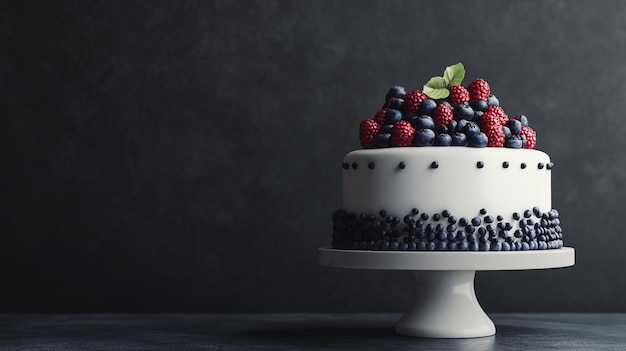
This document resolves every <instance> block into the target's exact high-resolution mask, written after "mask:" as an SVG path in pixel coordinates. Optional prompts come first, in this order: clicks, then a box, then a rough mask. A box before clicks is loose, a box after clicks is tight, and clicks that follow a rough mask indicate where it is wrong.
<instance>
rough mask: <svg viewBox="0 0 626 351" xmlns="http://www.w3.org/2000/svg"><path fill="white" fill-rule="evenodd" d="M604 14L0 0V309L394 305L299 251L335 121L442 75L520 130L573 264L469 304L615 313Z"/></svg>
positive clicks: (612, 76) (353, 124)
mask: <svg viewBox="0 0 626 351" xmlns="http://www.w3.org/2000/svg"><path fill="white" fill-rule="evenodd" d="M624 18H626V3H624V2H620V1H595V0H594V1H515V2H513V1H496V0H493V1H475V2H466V1H256V2H252V1H205V2H203V1H199V2H189V1H177V2H170V1H161V2H125V1H120V2H108V1H103V2H95V1H89V2H87V1H58V2H42V3H38V2H26V3H24V2H17V1H14V2H13V3H12V4H8V2H4V3H3V5H2V9H1V11H0V121H1V122H2V123H1V127H0V133H1V134H0V135H1V138H0V140H1V141H0V143H1V144H0V145H1V147H0V149H1V151H0V152H1V154H2V164H3V167H2V172H1V173H2V176H1V183H0V184H2V185H1V186H0V189H2V191H1V193H0V206H1V207H0V209H1V212H0V220H1V228H0V256H1V257H0V263H1V264H2V265H1V266H0V275H1V277H2V289H1V292H0V297H2V298H0V311H337V312H338V311H356V312H365V311H401V310H404V309H405V308H406V307H407V305H408V303H409V301H410V299H411V294H412V289H413V287H414V281H413V276H412V275H411V274H410V273H409V272H389V271H360V270H343V269H334V268H327V267H321V266H319V265H318V264H317V251H316V250H317V248H318V247H320V246H326V245H328V244H329V242H330V236H331V221H330V215H331V213H332V212H333V211H334V210H335V209H337V208H339V207H340V206H341V193H340V192H341V168H340V163H341V159H342V157H343V155H344V154H345V153H347V152H348V151H351V150H352V149H356V148H358V147H359V145H358V123H359V122H360V121H361V120H362V119H363V118H366V117H371V116H372V115H373V113H374V112H375V111H376V110H377V109H378V108H379V107H380V105H381V102H382V100H383V96H384V94H385V93H386V91H387V89H388V87H390V86H391V85H394V84H401V85H404V86H405V87H407V88H408V89H415V88H420V87H421V86H422V85H423V84H424V83H425V82H426V81H427V80H428V78H430V77H431V76H434V75H440V74H441V73H442V72H443V69H444V68H445V66H448V65H450V64H454V63H456V62H459V61H461V62H463V63H464V64H465V67H466V70H467V77H468V78H466V81H464V83H465V84H467V83H469V81H470V79H473V78H475V77H483V78H485V79H486V80H487V81H488V82H489V83H490V84H491V87H492V90H493V91H494V93H495V94H496V95H497V96H498V97H499V99H500V101H501V103H502V105H503V106H504V107H505V109H506V110H507V111H508V112H509V113H510V114H518V113H524V114H526V115H527V116H528V117H529V119H530V121H531V125H532V126H533V127H534V128H535V130H537V133H538V138H539V142H538V146H537V148H538V149H541V150H544V151H546V152H548V153H549V154H550V155H551V157H552V159H553V161H554V162H555V165H556V166H555V169H554V170H553V173H552V174H553V206H554V207H555V208H558V209H559V211H560V214H561V219H562V221H563V226H564V229H565V243H566V245H567V246H573V247H575V248H576V249H577V264H576V266H575V267H573V268H568V269H555V270H540V271H514V272H479V273H478V274H477V280H476V289H477V292H478V296H479V299H480V301H481V303H482V305H483V307H484V308H485V310H487V311H488V312H497V311H622V312H623V311H626V300H625V299H623V297H622V293H623V291H625V289H626V279H625V278H624V275H623V267H624V266H625V265H626V255H624V254H623V250H624V248H626V236H625V235H624V233H623V224H622V221H623V218H624V216H623V211H624V206H623V202H624V199H626V188H625V187H624V186H622V184H623V182H624V180H625V176H624V174H626V173H624V170H625V169H626V168H625V167H626V158H625V157H624V156H623V150H624V149H625V148H626V137H625V135H626V119H625V118H626V117H625V114H624V112H623V111H624V108H623V107H622V106H623V101H624V99H625V97H626V66H625V65H624V61H625V59H626V21H624ZM492 191H499V192H501V193H502V196H503V198H506V197H514V196H515V191H514V188H513V187H512V188H511V189H492ZM450 201H458V200H456V199H450Z"/></svg>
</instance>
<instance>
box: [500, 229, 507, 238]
mask: <svg viewBox="0 0 626 351" xmlns="http://www.w3.org/2000/svg"><path fill="white" fill-rule="evenodd" d="M498 236H499V237H501V238H502V239H506V238H508V237H509V232H507V231H506V230H500V231H499V232H498Z"/></svg>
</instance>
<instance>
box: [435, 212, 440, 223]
mask: <svg viewBox="0 0 626 351" xmlns="http://www.w3.org/2000/svg"><path fill="white" fill-rule="evenodd" d="M440 219H441V215H440V214H439V213H435V214H434V215H433V221H438V220H440Z"/></svg>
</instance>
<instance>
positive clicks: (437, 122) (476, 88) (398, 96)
mask: <svg viewBox="0 0 626 351" xmlns="http://www.w3.org/2000/svg"><path fill="white" fill-rule="evenodd" d="M461 67H462V66H461ZM463 75H464V71H463ZM443 89H447V94H445V95H447V97H445V98H431V97H430V96H429V95H427V94H426V93H425V92H424V90H426V86H425V87H424V90H412V91H409V92H406V90H405V89H404V87H402V86H393V87H391V88H390V89H389V91H388V92H387V94H386V95H385V103H384V105H383V107H382V108H381V110H379V111H378V112H376V114H375V115H374V118H372V119H365V120H364V121H362V122H361V124H360V127H359V137H360V140H361V146H362V147H363V148H365V149H372V148H383V147H397V146H431V145H433V146H471V147H508V148H515V149H521V148H524V149H533V148H535V145H536V143H537V136H536V133H535V131H534V130H533V129H532V128H530V126H529V125H528V118H527V117H526V116H524V115H517V116H515V117H512V118H509V116H508V115H507V113H506V112H505V111H504V109H503V108H502V107H501V106H500V102H499V101H498V98H496V96H495V95H493V94H492V92H491V89H490V87H489V84H488V83H487V82H486V81H485V80H484V79H482V78H477V79H475V80H474V81H473V82H472V83H470V84H469V85H468V86H467V87H464V86H462V85H460V83H459V84H457V85H448V86H447V87H445V88H443Z"/></svg>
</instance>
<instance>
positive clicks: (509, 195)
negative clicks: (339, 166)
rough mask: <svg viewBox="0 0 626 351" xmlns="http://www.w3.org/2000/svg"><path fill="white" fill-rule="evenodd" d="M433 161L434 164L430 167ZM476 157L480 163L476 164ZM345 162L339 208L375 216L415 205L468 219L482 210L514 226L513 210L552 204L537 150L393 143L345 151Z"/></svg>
mask: <svg viewBox="0 0 626 351" xmlns="http://www.w3.org/2000/svg"><path fill="white" fill-rule="evenodd" d="M401 162H403V163H404V166H405V167H404V169H402V168H400V167H399V165H400V163H401ZM433 162H437V164H438V167H437V168H431V164H432V163H433ZM478 162H482V163H483V165H484V166H483V167H482V168H479V167H478V166H477V164H478ZM504 162H508V164H509V166H508V168H504V167H503V163H504ZM346 163H347V164H348V165H349V167H348V168H347V169H344V170H343V209H345V210H346V211H348V212H353V213H356V214H360V213H366V214H374V215H376V214H378V213H379V211H380V210H383V209H384V210H385V211H386V212H387V213H388V214H390V215H393V216H399V217H400V218H402V217H403V216H405V215H407V214H409V213H410V212H411V209H413V208H417V209H419V211H420V213H423V212H425V213H427V214H429V215H430V216H431V217H432V215H433V214H434V213H441V212H442V211H443V210H448V211H450V213H451V214H452V215H454V216H456V217H457V218H461V217H465V218H468V219H471V218H473V217H475V216H481V217H482V215H480V210H481V209H485V210H486V211H487V212H488V214H490V215H492V216H494V217H496V216H498V215H502V216H503V217H504V219H503V220H504V221H505V222H511V224H512V225H513V228H514V229H515V228H518V225H517V221H515V220H513V218H512V215H513V213H515V212H517V213H519V214H520V215H522V214H523V212H524V211H525V210H531V209H532V208H533V207H535V206H537V207H539V209H540V210H541V211H544V212H545V211H549V210H551V209H552V201H551V170H550V169H551V167H548V164H550V157H549V156H548V155H547V154H546V153H544V152H542V151H538V150H526V149H508V148H491V147H487V148H472V147H454V146H448V147H434V146H433V147H395V148H384V149H370V150H357V151H353V152H350V153H348V154H347V155H345V157H344V164H346ZM370 163H373V166H374V168H373V169H370V167H369V165H370ZM522 163H524V164H526V168H522V167H521V165H522ZM353 164H356V166H357V168H356V169H354V168H353ZM539 164H541V165H543V167H542V168H541V169H540V168H539Z"/></svg>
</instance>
